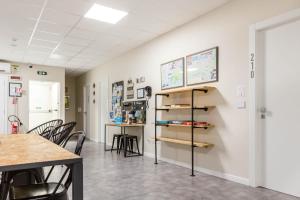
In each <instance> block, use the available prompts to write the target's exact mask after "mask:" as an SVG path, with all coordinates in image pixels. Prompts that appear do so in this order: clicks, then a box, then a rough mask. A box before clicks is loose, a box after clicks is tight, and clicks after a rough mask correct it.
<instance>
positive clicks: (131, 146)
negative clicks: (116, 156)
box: [130, 138, 134, 153]
mask: <svg viewBox="0 0 300 200" xmlns="http://www.w3.org/2000/svg"><path fill="white" fill-rule="evenodd" d="M133 143H134V139H133V138H131V139H130V152H131V153H133Z"/></svg>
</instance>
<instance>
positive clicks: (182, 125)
mask: <svg viewBox="0 0 300 200" xmlns="http://www.w3.org/2000/svg"><path fill="white" fill-rule="evenodd" d="M157 126H166V127H168V126H169V127H192V125H184V124H157ZM213 126H214V125H212V124H209V125H207V126H197V125H195V126H194V127H195V128H211V127H213Z"/></svg>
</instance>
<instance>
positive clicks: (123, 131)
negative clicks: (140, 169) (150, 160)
mask: <svg viewBox="0 0 300 200" xmlns="http://www.w3.org/2000/svg"><path fill="white" fill-rule="evenodd" d="M108 126H114V127H120V128H121V134H123V137H124V141H126V134H125V133H126V128H130V127H141V128H142V153H141V154H137V155H131V156H129V157H132V156H143V155H144V149H145V148H144V143H145V142H144V140H145V135H144V127H145V124H126V123H123V124H114V123H108V124H105V129H104V151H110V150H111V149H107V148H106V129H107V127H108ZM124 157H128V156H127V155H126V151H124Z"/></svg>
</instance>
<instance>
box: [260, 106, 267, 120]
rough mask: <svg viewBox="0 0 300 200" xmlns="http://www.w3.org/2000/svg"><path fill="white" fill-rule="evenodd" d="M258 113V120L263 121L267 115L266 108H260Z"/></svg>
mask: <svg viewBox="0 0 300 200" xmlns="http://www.w3.org/2000/svg"><path fill="white" fill-rule="evenodd" d="M259 112H260V118H261V119H265V118H266V114H267V108H266V107H261V108H260V109H259Z"/></svg>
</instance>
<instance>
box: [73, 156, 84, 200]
mask: <svg viewBox="0 0 300 200" xmlns="http://www.w3.org/2000/svg"><path fill="white" fill-rule="evenodd" d="M72 199H73V200H83V166H82V160H81V161H80V162H78V163H74V164H73V166H72Z"/></svg>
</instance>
